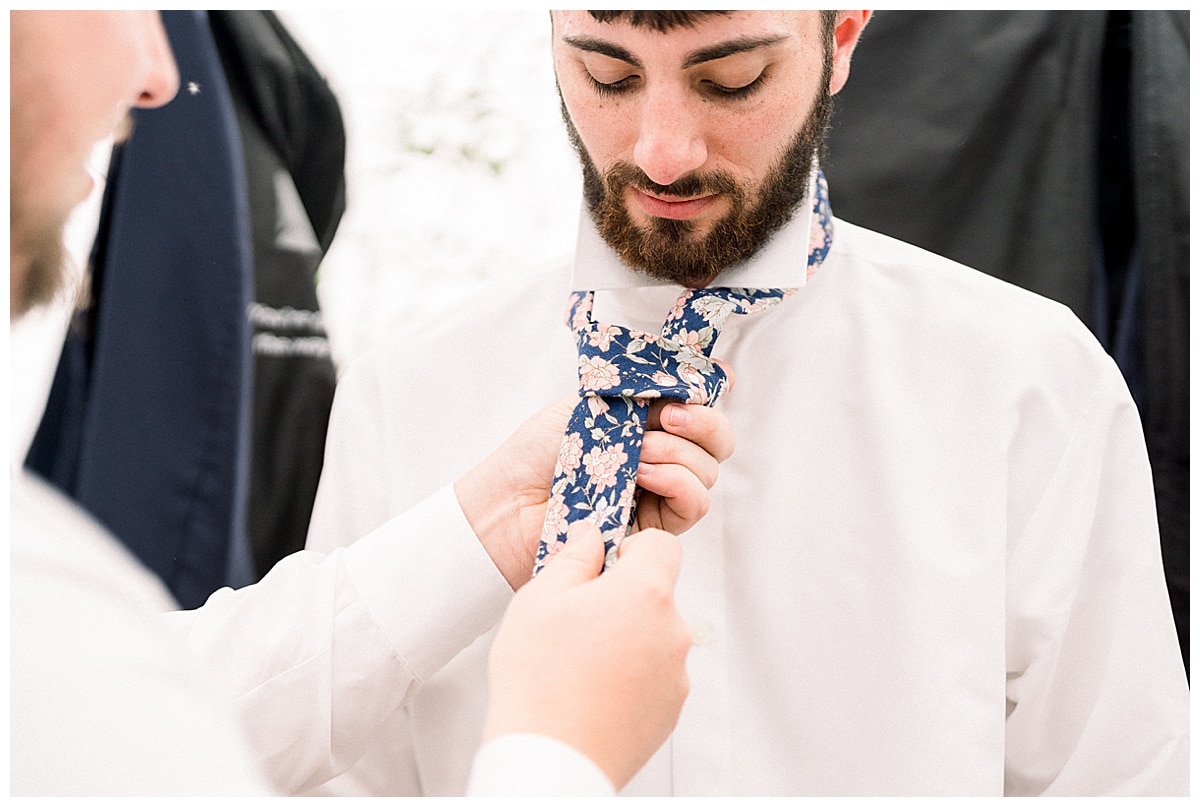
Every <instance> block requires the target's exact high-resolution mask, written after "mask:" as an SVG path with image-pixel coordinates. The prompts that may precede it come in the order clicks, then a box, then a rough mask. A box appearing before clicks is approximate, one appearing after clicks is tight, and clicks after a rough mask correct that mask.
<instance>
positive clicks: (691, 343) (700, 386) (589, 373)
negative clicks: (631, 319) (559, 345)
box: [577, 323, 726, 404]
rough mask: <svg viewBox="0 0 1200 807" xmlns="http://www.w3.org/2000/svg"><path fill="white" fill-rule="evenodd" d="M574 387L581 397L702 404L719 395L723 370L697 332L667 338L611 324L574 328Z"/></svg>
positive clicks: (723, 378) (722, 382) (594, 324)
mask: <svg viewBox="0 0 1200 807" xmlns="http://www.w3.org/2000/svg"><path fill="white" fill-rule="evenodd" d="M577 339H578V346H579V387H580V391H581V393H582V394H583V395H585V396H593V397H596V396H598V397H612V396H620V397H622V398H634V399H639V400H648V399H651V398H669V399H672V400H678V401H684V402H686V403H700V404H706V403H711V402H713V401H715V400H716V399H717V398H718V397H720V394H721V391H722V390H723V389H724V388H725V380H726V379H725V371H724V370H722V369H721V368H720V367H718V366H717V365H716V364H715V363H714V362H713V360H712V359H710V358H709V357H708V355H707V350H708V348H710V347H711V340H709V341H708V342H707V343H702V342H701V341H700V337H699V336H698V335H697V334H696V333H694V332H693V333H686V334H682V339H668V338H665V337H661V336H657V335H655V334H647V333H643V332H641V331H636V330H633V329H631V328H621V327H619V326H616V325H598V324H596V323H591V324H589V325H588V326H587V327H585V328H583V329H581V330H579V331H578V336H577Z"/></svg>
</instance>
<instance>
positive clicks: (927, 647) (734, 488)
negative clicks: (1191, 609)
mask: <svg viewBox="0 0 1200 807" xmlns="http://www.w3.org/2000/svg"><path fill="white" fill-rule="evenodd" d="M589 230H590V224H589V223H588V222H587V221H586V219H585V220H584V222H583V225H582V226H581V237H580V239H579V249H578V251H577V253H576V256H575V258H574V264H573V271H572V268H571V267H569V266H558V267H555V268H554V269H553V270H552V271H549V272H543V273H537V274H531V275H529V276H525V277H522V278H521V279H520V280H519V281H517V282H515V283H512V284H510V285H509V286H507V287H499V286H497V287H496V288H492V289H489V290H487V291H486V292H485V293H484V294H481V295H479V296H477V297H476V298H475V299H473V300H472V301H469V302H468V303H466V304H465V305H464V306H463V307H462V308H461V309H460V310H459V311H457V312H456V313H455V314H453V315H452V316H449V317H446V318H444V319H443V320H441V321H439V322H437V323H434V324H431V325H429V326H428V327H426V328H424V329H422V330H420V331H417V330H409V331H407V332H405V333H403V334H397V336H396V339H395V342H394V344H393V345H391V346H389V347H387V348H386V349H383V350H381V351H379V352H377V353H375V354H371V355H369V356H366V357H364V358H363V359H362V360H360V361H359V362H357V363H356V364H354V365H352V366H351V367H350V368H348V370H347V372H346V373H345V374H344V376H343V378H342V379H341V381H340V383H339V388H338V393H337V397H336V399H335V402H334V407H333V413H332V422H331V426H330V435H329V442H328V447H327V451H326V460H325V471H324V477H323V480H322V483H321V487H320V490H319V492H318V497H317V504H316V508H315V512H314V521H313V528H312V532H311V534H310V539H309V545H310V547H312V548H315V549H318V550H321V551H330V550H332V549H333V548H334V546H335V545H336V544H349V543H351V542H352V541H353V540H354V538H355V537H356V536H357V535H359V534H360V533H362V532H363V531H366V530H370V529H372V528H373V527H374V526H376V525H377V524H379V523H382V522H383V521H384V520H386V519H387V518H389V517H391V516H392V515H394V514H396V513H400V512H403V511H404V510H405V509H406V508H408V507H410V506H412V504H413V503H415V502H418V501H420V500H421V499H422V498H423V497H425V496H427V495H429V494H430V493H431V492H432V491H434V490H436V489H437V488H438V487H439V486H441V485H444V484H446V482H447V481H449V480H452V479H454V478H455V477H457V476H458V475H460V474H461V473H462V472H463V471H465V470H466V469H468V468H469V467H471V465H472V464H474V463H475V462H477V461H478V460H479V459H481V458H482V457H483V456H485V455H486V454H487V453H488V452H489V451H490V450H491V449H492V448H493V447H494V446H495V445H497V444H498V443H499V442H500V441H501V440H502V439H503V438H504V437H505V436H507V435H508V434H509V433H510V432H511V431H512V430H513V429H514V428H516V427H517V426H518V425H519V424H520V423H521V422H522V421H523V420H524V419H525V418H526V417H528V415H529V414H531V413H532V412H533V411H535V410H536V409H537V408H539V407H541V406H543V405H545V404H548V403H550V402H552V401H554V400H556V399H557V398H559V397H561V396H562V395H564V394H568V393H570V392H571V391H572V390H574V389H575V386H576V383H577V380H576V353H575V348H574V342H573V338H572V334H571V333H570V331H569V330H568V329H567V327H566V326H565V325H564V324H563V314H564V311H565V306H566V302H567V295H568V293H569V292H570V291H572V290H584V289H590V288H597V287H599V288H601V289H602V290H601V291H598V292H597V294H596V298H595V308H594V316H595V318H596V319H597V321H608V322H615V323H619V324H623V325H628V326H633V327H638V328H642V329H647V330H652V329H653V330H656V329H657V328H658V327H660V326H661V322H662V320H663V317H664V315H665V314H666V312H667V311H668V309H669V308H670V307H671V304H672V303H673V302H674V300H675V297H676V296H677V295H678V293H679V291H680V290H679V289H678V288H677V287H674V286H671V285H664V284H661V283H652V282H645V281H643V280H642V279H641V278H640V277H639V276H637V275H635V274H633V273H631V272H629V271H628V270H626V269H624V268H622V267H620V265H619V261H618V259H617V257H616V256H615V254H613V253H612V251H611V250H609V249H608V247H607V246H605V245H604V244H603V242H601V241H600V239H599V238H596V237H594V234H592V236H589ZM807 231H808V221H807V217H805V216H801V217H799V218H798V219H797V220H796V221H794V222H792V223H791V224H790V225H789V227H788V228H787V229H786V230H785V231H784V232H782V233H780V234H779V235H778V236H777V237H776V239H775V240H774V241H773V242H772V244H771V245H770V246H769V247H768V248H767V251H766V252H765V253H764V255H763V257H762V259H760V260H759V261H758V264H759V265H758V267H757V268H756V270H755V271H756V272H757V273H759V277H761V278H764V279H765V280H766V281H767V282H771V283H778V284H779V285H789V286H797V285H801V284H802V283H803V275H804V257H805V255H806V251H807V249H806V248H807ZM781 244H789V245H790V246H788V247H787V248H783V247H781V246H780V245H781ZM797 245H800V246H797ZM714 285H732V283H730V282H725V279H718V281H717V283H715V284H714ZM713 355H714V357H715V358H718V359H721V360H722V361H724V362H726V363H727V364H728V365H729V366H730V367H732V371H733V375H734V379H735V383H734V385H733V388H732V389H731V390H730V391H729V393H728V394H727V395H726V396H725V397H724V398H723V399H722V400H721V401H720V402H719V403H718V404H717V405H718V407H719V408H721V409H723V411H724V412H725V413H726V414H727V415H728V417H729V419H730V421H731V422H732V426H733V432H734V436H735V439H736V441H737V449H736V451H735V453H734V455H733V456H732V457H731V458H730V459H729V460H728V461H726V462H725V463H723V464H722V466H721V470H720V478H719V480H718V482H717V484H716V486H715V488H714V489H713V491H712V507H711V510H710V512H709V513H708V515H707V516H706V517H705V518H704V519H702V520H701V521H700V523H699V524H698V525H697V526H696V527H694V528H693V529H691V530H690V531H688V532H687V533H685V534H684V535H683V537H682V541H683V546H684V561H683V567H682V571H681V574H680V578H679V583H678V586H677V590H676V594H677V602H678V605H679V608H680V611H681V613H682V614H683V616H684V618H685V620H686V621H687V622H688V623H689V625H690V626H691V627H692V629H693V631H694V634H695V637H696V646H695V647H694V649H693V650H692V652H691V654H690V656H689V659H688V671H689V676H690V680H691V695H690V697H689V699H688V701H687V703H686V704H685V706H684V709H683V713H682V716H681V718H680V720H679V723H678V726H677V728H676V730H675V732H674V734H673V735H672V736H671V738H670V739H669V740H668V742H667V743H666V745H665V746H664V747H663V748H662V749H661V751H660V752H659V753H658V754H656V755H655V757H654V758H653V759H652V760H651V761H650V762H649V764H647V765H646V767H645V768H644V769H643V770H642V771H641V772H640V773H639V774H638V775H637V776H636V777H635V778H634V780H633V781H632V782H631V783H630V784H629V785H628V786H627V787H626V788H625V789H624V791H623V793H624V794H629V795H652V796H653V795H668V794H677V795H839V794H845V795H891V794H895V795H985V796H996V795H1002V794H1013V795H1016V794H1043V793H1044V794H1139V793H1166V794H1185V793H1186V792H1187V786H1188V785H1187V782H1188V769H1187V765H1188V687H1187V682H1186V679H1185V675H1184V670H1183V664H1182V659H1181V654H1180V651H1179V647H1178V645H1177V642H1176V637H1175V633H1174V627H1173V623H1172V621H1171V616H1170V610H1169V607H1168V601H1167V594H1166V587H1165V584H1164V579H1163V569H1162V565H1161V560H1160V554H1159V547H1158V537H1157V528H1156V521H1155V510H1154V498H1153V490H1152V486H1151V480H1150V469H1149V465H1148V462H1147V459H1146V452H1145V447H1144V443H1143V439H1142V434H1141V427H1140V422H1139V419H1138V413H1137V411H1136V409H1135V408H1134V405H1133V402H1132V401H1131V399H1130V397H1129V394H1128V392H1127V390H1126V387H1125V384H1124V382H1123V380H1122V378H1121V375H1120V373H1119V372H1118V370H1117V368H1116V366H1115V365H1114V364H1113V362H1112V361H1111V360H1110V359H1109V358H1108V356H1107V355H1105V353H1104V352H1103V350H1102V349H1101V348H1100V346H1099V345H1098V344H1097V342H1096V340H1095V339H1094V338H1093V337H1092V336H1091V334H1090V333H1089V332H1088V331H1087V330H1086V328H1085V327H1084V326H1083V325H1082V324H1081V323H1080V322H1079V321H1078V320H1077V319H1076V318H1075V317H1074V316H1073V315H1072V314H1071V313H1070V311H1069V310H1068V309H1066V308H1065V307H1063V306H1061V305H1059V304H1057V303H1053V302H1051V301H1048V300H1046V299H1043V298H1040V297H1037V296H1035V295H1033V294H1031V293H1029V292H1026V291H1023V290H1021V289H1018V288H1016V287H1014V286H1011V285H1008V284H1006V283H1003V282H1001V281H999V280H996V279H994V278H991V277H988V276H986V275H984V274H982V273H979V272H975V271H973V270H970V269H967V268H965V267H962V266H960V265H957V264H954V263H952V262H950V261H948V260H945V259H942V258H939V257H937V256H934V255H931V254H929V253H927V252H924V251H922V250H919V249H917V248H915V247H912V246H909V245H906V244H903V243H900V242H898V241H895V240H893V239H889V238H887V237H884V236H881V235H879V234H876V233H872V232H869V231H866V230H863V229H861V228H859V227H856V226H854V225H851V224H848V223H845V222H842V221H836V220H835V233H834V239H833V247H832V249H831V251H830V254H829V256H828V258H827V259H826V261H825V263H824V264H823V265H822V267H821V268H820V269H819V271H817V272H816V274H815V275H814V276H813V277H812V278H810V279H809V280H808V284H807V286H805V287H804V288H803V289H801V290H800V291H799V292H797V293H796V294H795V295H793V296H792V297H791V298H790V299H788V300H785V301H784V302H783V303H781V304H780V305H778V306H775V307H774V308H772V309H770V310H767V311H765V312H762V313H758V314H755V315H753V316H748V317H731V318H730V320H729V322H728V323H727V324H726V327H725V330H724V333H723V334H722V335H721V337H720V339H719V341H718V342H717V345H716V348H715V350H714V352H713ZM475 550H476V551H474V552H473V554H472V556H471V557H466V556H464V557H463V558H462V559H461V564H460V565H458V566H456V568H455V569H454V571H453V573H452V574H451V575H449V576H447V577H446V578H445V579H444V580H443V581H441V582H442V584H443V585H444V586H445V587H446V588H448V589H450V590H453V591H455V592H458V593H459V594H461V595H462V596H464V597H467V596H472V597H473V596H479V593H480V592H481V591H483V590H487V589H492V588H497V587H498V586H499V585H500V584H501V581H499V580H497V579H496V577H495V574H494V569H492V568H491V564H490V562H488V561H487V556H486V555H485V554H484V553H483V552H482V550H479V549H478V548H477V547H476V548H475ZM498 595H499V593H497V596H498ZM489 643H490V634H485V635H483V636H482V637H481V638H480V639H478V640H477V641H475V642H474V643H472V644H471V645H470V647H468V648H467V649H466V650H464V651H463V652H461V653H459V654H458V655H457V656H455V657H454V658H453V659H452V660H451V661H450V662H449V663H448V664H447V665H446V666H445V667H444V668H443V669H442V670H441V671H440V672H438V673H437V674H436V675H433V676H432V677H430V678H429V679H428V680H427V681H425V683H424V685H423V686H422V688H421V690H420V691H419V692H417V693H416V694H415V695H414V696H413V697H412V698H411V699H410V701H409V702H408V703H407V704H405V706H404V707H403V708H402V709H400V710H398V711H396V712H395V713H394V714H393V715H392V716H391V718H390V719H389V720H388V721H387V723H386V725H385V726H384V727H383V730H382V731H380V732H379V733H378V734H377V735H376V736H375V737H373V738H372V740H373V742H374V747H373V748H371V750H370V751H369V753H368V754H367V755H366V756H365V757H364V758H363V760H362V761H361V762H360V763H359V764H358V765H357V766H356V767H355V768H354V769H353V770H351V771H350V772H349V773H347V774H345V775H343V776H342V777H340V778H339V779H337V780H335V781H334V782H333V783H331V784H330V785H329V786H328V787H326V788H324V789H323V790H322V792H331V793H377V794H417V793H422V794H428V795H446V794H453V793H456V792H461V791H462V788H463V786H464V785H465V783H466V782H467V779H468V769H467V765H466V760H467V759H469V755H466V754H465V753H464V752H465V751H466V750H467V749H469V748H472V747H473V743H475V742H476V741H477V738H478V737H479V734H480V731H481V728H482V721H483V707H484V703H485V698H486V677H485V672H486V661H487V653H488V647H489ZM546 685H547V686H553V685H554V682H553V681H547V682H546Z"/></svg>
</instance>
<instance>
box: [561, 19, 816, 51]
mask: <svg viewBox="0 0 1200 807" xmlns="http://www.w3.org/2000/svg"><path fill="white" fill-rule="evenodd" d="M643 13H645V14H652V13H653V12H643ZM817 15H818V12H815V11H807V12H806V11H730V12H723V13H693V14H692V15H690V16H689V18H688V20H687V22H686V23H676V24H672V25H671V26H670V27H666V28H665V29H663V28H662V27H660V26H657V25H655V24H653V23H652V22H650V21H646V20H640V21H638V22H637V23H635V22H634V21H633V18H632V17H631V15H630V14H620V15H618V16H615V17H611V18H608V19H604V20H600V19H596V17H594V16H592V14H591V13H590V12H587V11H574V10H572V11H554V12H552V19H553V24H554V34H555V40H556V44H557V43H558V42H561V41H562V40H563V39H564V38H570V37H578V36H589V37H596V38H600V39H614V40H620V41H627V42H630V43H643V44H645V45H647V46H653V47H663V46H665V45H671V46H679V47H688V46H696V47H701V46H704V45H709V44H712V43H713V42H716V41H720V40H722V39H734V38H744V37H780V36H787V35H790V34H795V33H798V32H800V31H802V30H804V25H805V22H806V20H805V17H806V16H812V17H814V18H816V17H817ZM814 23H815V19H814Z"/></svg>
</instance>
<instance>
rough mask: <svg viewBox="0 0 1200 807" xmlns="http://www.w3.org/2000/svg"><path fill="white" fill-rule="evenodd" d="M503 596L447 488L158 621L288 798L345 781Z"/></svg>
mask: <svg viewBox="0 0 1200 807" xmlns="http://www.w3.org/2000/svg"><path fill="white" fill-rule="evenodd" d="M511 596H512V590H511V589H510V588H509V587H508V584H507V583H506V582H505V580H504V578H503V576H502V575H501V574H500V572H499V571H498V570H497V569H496V567H495V566H494V565H493V564H492V562H491V560H490V558H489V557H488V555H487V553H486V551H484V549H483V547H482V546H481V545H480V544H479V542H478V540H476V538H475V536H474V533H473V532H472V531H471V529H470V526H469V525H468V524H467V522H466V518H465V517H464V516H463V514H462V511H461V509H460V508H459V506H458V502H457V500H456V499H455V497H454V493H453V490H452V489H451V488H450V487H446V488H444V489H442V490H441V491H439V492H438V493H437V494H435V495H434V496H432V497H431V498H430V499H428V500H426V501H425V502H423V503H422V504H420V505H418V506H416V507H414V508H412V509H411V510H409V511H407V512H405V513H403V514H402V515H400V516H397V517H396V518H393V519H391V520H389V521H387V522H386V523H384V524H383V525H382V526H380V527H378V528H377V529H375V530H374V531H372V532H371V533H369V534H368V535H366V536H364V537H363V538H361V539H360V540H358V541H356V542H355V543H354V544H353V545H352V546H349V547H346V548H338V549H334V550H333V551H331V552H330V553H329V554H322V553H318V552H315V551H308V550H306V551H303V552H299V553H296V554H294V555H292V556H290V557H287V558H285V559H284V560H283V561H281V562H280V563H278V564H276V566H275V568H274V569H272V571H271V572H270V573H269V574H268V575H267V576H266V577H265V578H263V580H262V581H260V582H259V583H257V584H255V585H252V586H248V587H246V588H243V589H239V590H236V591H234V590H232V589H222V590H220V591H217V592H215V593H214V594H213V595H212V596H211V597H210V598H209V600H208V601H207V602H206V603H205V604H204V605H203V606H202V607H201V608H198V609H195V610H193V611H179V612H172V613H168V614H165V615H164V616H163V618H164V620H166V621H167V622H168V623H169V624H170V625H171V626H172V627H173V628H174V629H175V630H177V631H178V632H179V633H180V634H181V635H182V637H183V639H184V640H185V641H186V642H187V645H188V647H189V648H190V649H191V650H192V651H193V652H194V653H195V654H196V655H197V656H198V657H199V659H200V662H201V664H202V666H203V669H204V670H205V673H206V674H207V675H209V676H211V677H212V678H213V679H215V684H216V685H217V686H218V688H219V689H218V691H221V692H225V693H230V697H231V699H232V701H233V704H234V707H235V711H236V712H237V713H238V715H239V717H240V719H241V723H242V726H243V729H244V731H245V732H246V734H247V736H248V739H249V743H250V747H251V749H252V751H253V752H254V753H255V755H256V756H257V758H258V759H259V761H260V763H261V765H262V767H263V768H264V770H266V771H267V773H268V775H269V776H270V777H271V779H272V781H273V782H274V784H275V786H276V787H278V788H279V789H281V790H282V791H284V792H297V791H300V790H304V789H307V788H311V787H314V786H316V785H319V784H321V783H323V782H325V781H327V780H328V779H330V778H331V777H333V776H335V775H337V774H338V773H341V772H342V771H344V770H346V769H347V768H349V767H350V766H351V765H352V764H353V763H354V762H355V761H356V760H357V759H358V758H359V757H360V756H361V755H362V753H363V752H364V751H365V749H366V748H367V746H368V745H369V744H370V743H371V742H372V741H373V737H374V736H375V735H376V734H377V732H378V730H379V727H380V725H381V724H382V723H383V721H384V720H385V718H387V717H388V716H389V715H391V714H392V713H393V712H395V710H397V709H399V708H400V707H401V705H402V704H403V703H404V701H405V700H406V698H407V697H408V696H409V695H410V694H411V693H412V692H413V691H414V690H415V689H416V688H417V687H418V686H419V685H420V684H421V683H422V682H423V681H424V680H426V679H427V678H428V677H429V676H431V675H432V674H433V673H434V672H436V671H437V670H438V669H440V668H441V667H442V666H443V665H444V664H446V663H447V662H448V661H449V660H450V659H451V658H453V657H454V655H455V654H457V653H458V652H459V651H460V650H462V649H463V648H465V647H466V646H467V645H469V644H470V643H471V642H473V641H474V640H475V639H476V638H477V637H478V636H480V635H481V634H483V633H484V632H486V631H487V630H488V629H490V628H491V627H492V626H493V625H494V624H495V623H496V622H497V621H498V619H499V618H500V616H501V615H502V614H503V611H504V608H505V607H506V605H507V603H508V601H509V599H510V598H511Z"/></svg>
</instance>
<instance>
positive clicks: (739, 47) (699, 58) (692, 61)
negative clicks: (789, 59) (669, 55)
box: [683, 34, 787, 70]
mask: <svg viewBox="0 0 1200 807" xmlns="http://www.w3.org/2000/svg"><path fill="white" fill-rule="evenodd" d="M785 39H787V37H786V36H784V35H782V34H779V35H776V36H762V37H742V38H740V39H731V40H729V41H728V42H721V43H720V44H717V45H713V46H712V47H710V48H702V49H700V50H698V51H694V52H692V53H689V54H688V57H687V58H686V59H684V60H683V67H684V69H685V70H686V69H687V68H689V67H695V66H696V65H698V64H702V63H704V62H711V61H714V60H716V59H724V58H725V57H726V56H732V55H733V54H735V53H745V52H746V51H748V50H757V49H758V48H766V47H769V46H771V45H775V44H777V43H779V42H782V41H783V40H785Z"/></svg>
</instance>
